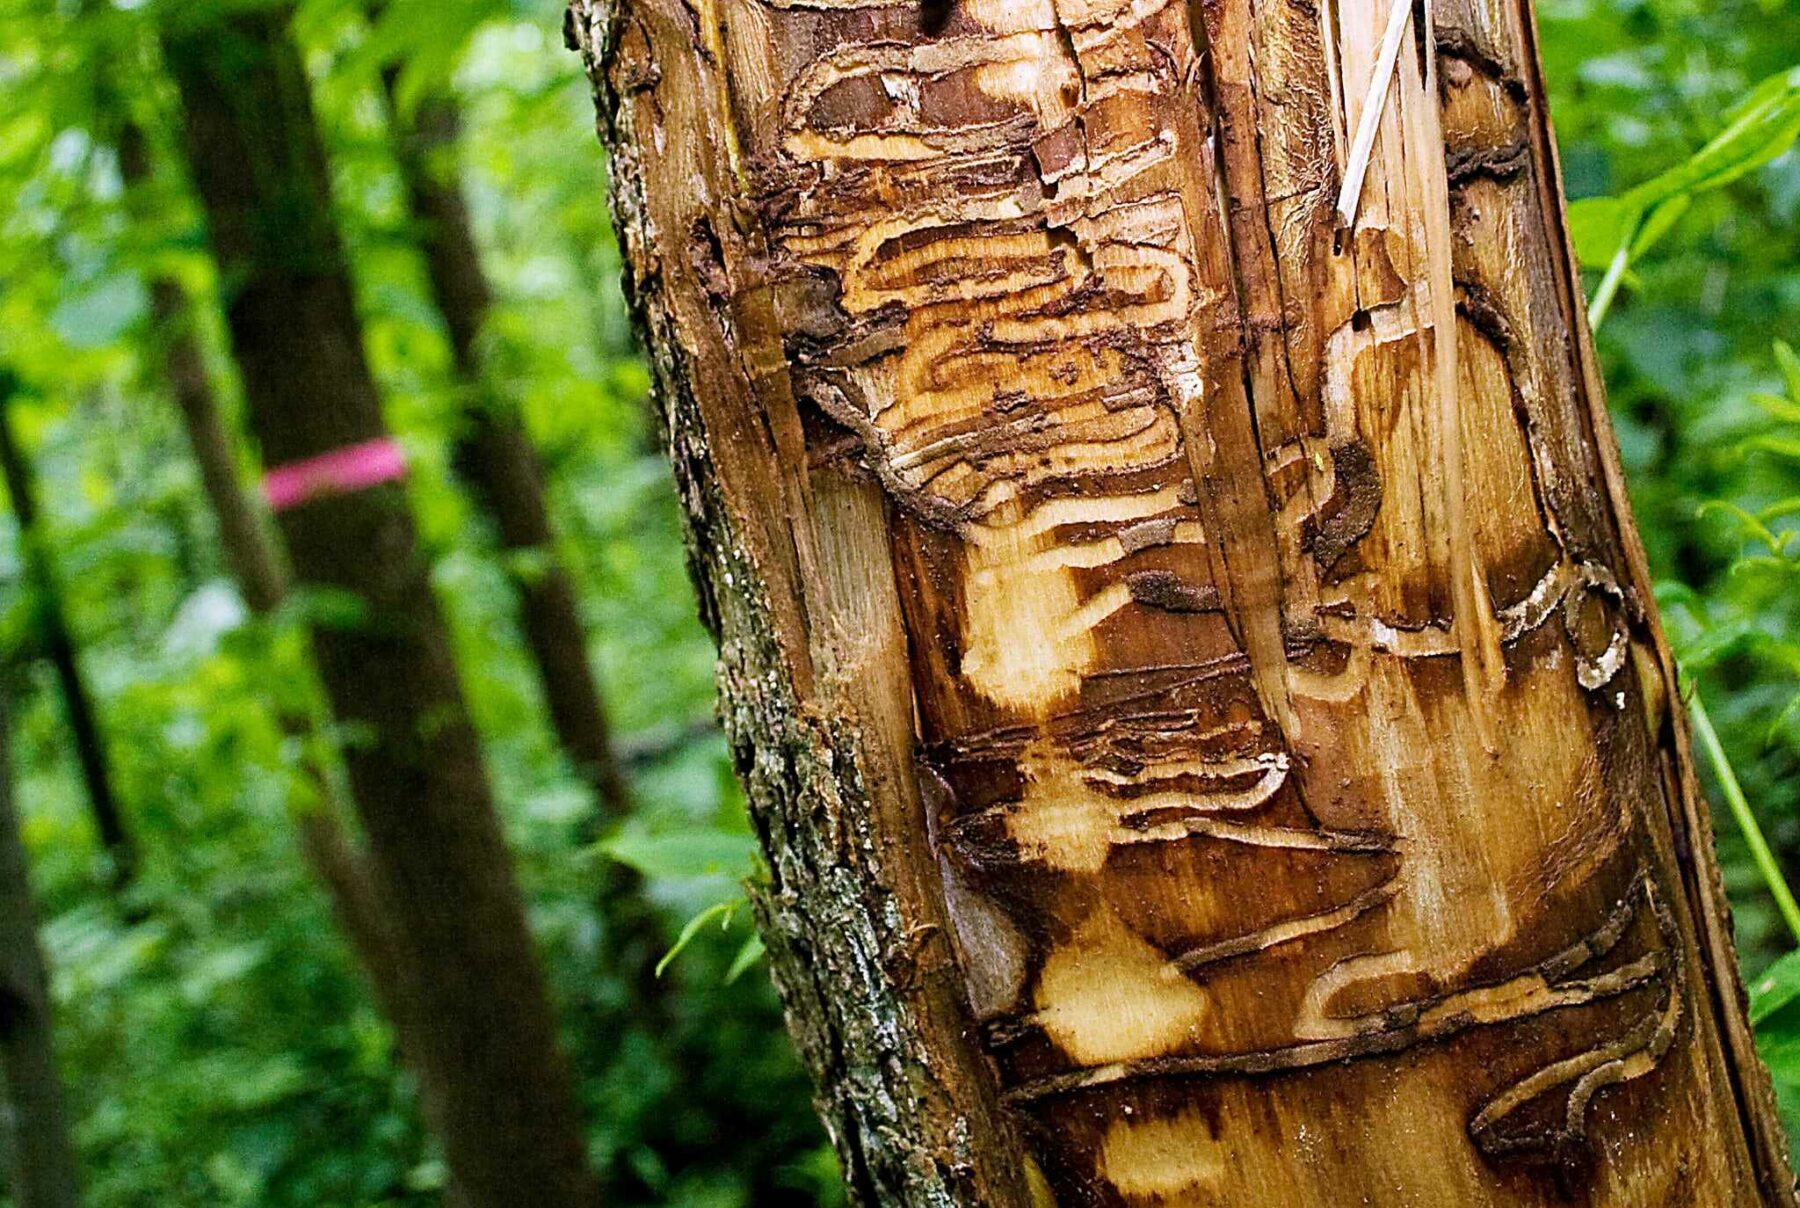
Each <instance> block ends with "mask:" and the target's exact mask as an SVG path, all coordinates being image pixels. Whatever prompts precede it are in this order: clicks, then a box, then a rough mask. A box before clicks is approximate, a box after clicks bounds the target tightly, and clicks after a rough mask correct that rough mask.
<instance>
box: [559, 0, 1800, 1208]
mask: <svg viewBox="0 0 1800 1208" xmlns="http://www.w3.org/2000/svg"><path fill="white" fill-rule="evenodd" d="M1401 2H1402V3H1405V2H1406V0H1401ZM1392 31H1398V32H1392ZM571 32H572V34H573V35H574V40H575V41H576V43H577V44H578V45H579V46H581V48H582V49H583V50H584V52H585V54H586V57H587V62H588V66H589V68H590V73H591V75H592V76H593V78H594V81H595V84H596V87H597V91H598V93H599V99H600V104H601V110H602V115H603V119H604V121H603V134H604V136H605V137H606V139H607V142H608V145H609V148H610V149H611V151H612V153H613V156H614V172H615V207H616V211H617V214H618V218H619V222H620V226H621V230H622V232H623V236H624V242H625V246H626V249H627V253H628V277H629V285H630V286H631V288H632V289H633V291H634V296H635V300H636V303H637V305H638V307H639V310H640V313H641V316H642V318H643V320H644V322H645V325H646V330H647V333H648V337H649V343H650V346H651V349H652V353H653V359H654V361H655V364H656V369H657V376H658V381H659V384H660V386H661V391H662V397H663V400H664V404H665V406H666V407H667V408H668V410H669V419H670V428H671V432H670V435H671V442H672V448H673V451H674V453H675V457H676V466H677V473H678V476H679V477H680V479H681V485H682V488H683V492H684V497H685V498H686V500H687V502H688V504H689V510H690V513H691V515H692V518H693V523H694V530H695V531H694V537H695V563H696V569H697V572H698V577H699V579H700V580H701V585H702V589H703V596H704V598H705V601H706V607H707V610H708V612H709V615H710V616H712V617H713V618H714V620H715V622H716V623H717V624H718V626H719V630H720V635H721V642H722V650H723V653H724V661H723V675H722V682H723V687H724V691H725V696H726V709H727V720H728V723H730V726H729V728H730V730H731V732H732V738H733V741H734V743H735V745H736V747H737V749H738V750H739V752H740V759H741V760H742V762H743V765H744V769H745V772H746V776H747V781H748V783H749V786H750V790H751V796H752V800H753V802H754V803H755V805H756V807H757V813H758V818H759V822H760V823H761V825H762V826H763V828H764V838H765V842H766V846H767V849H768V853H769V857H770V861H771V865H772V867H773V872H774V879H773V884H772V886H771V888H770V890H769V894H768V908H767V911H766V914H767V919H766V921H767V924H768V927H769V929H770V931H771V939H772V944H771V949H772V951H773V953H774V954H775V968H776V973H777V977H778V980H779V981H780V983H781V984H782V986H783V989H784V991H785V992H786V993H787V995H788V1001H789V1006H790V1015H791V1017H792V1019H793V1021H794V1024H795V1027H796V1031H797V1034H798V1035H799V1036H800V1038H801V1041H802V1047H803V1049H804V1050H805V1051H806V1053H807V1055H808V1057H809V1058H810V1059H811V1060H812V1062H813V1065H814V1067H815V1073H816V1074H817V1075H818V1076H819V1079H820V1083H821V1087H822V1095H823V1106H824V1108H825V1111H826V1115H827V1117H828V1120H829V1121H830V1122H832V1123H833V1124H834V1125H835V1126H836V1128H837V1132H838V1135H839V1139H840V1148H841V1149H842V1151H843V1153H844V1156H845V1158H846V1164H847V1166H848V1168H849V1170H850V1172H851V1174H852V1183H853V1186H854V1187H855V1188H856V1190H857V1191H858V1192H859V1194H860V1195H861V1196H862V1197H863V1199H864V1200H865V1201H867V1202H875V1203H896V1204H902V1203H904V1204H925V1203H982V1204H1023V1203H1039V1204H1041V1203H1056V1204H1064V1205H1159V1204H1180V1205H1212V1204H1246V1203H1279V1204H1283V1205H1321V1206H1323V1205H1341V1204H1353V1203H1371V1204H1377V1203H1378V1204H1383V1205H1390V1204H1421V1205H1423V1204H1431V1205H1441V1204H1458V1205H1462V1204H1475V1205H1550V1204H1564V1203H1580V1204H1588V1205H1626V1204H1631V1205H1639V1204H1642V1205H1651V1204H1658V1205H1660V1204H1676V1203H1683V1204H1686V1203H1692V1204H1709V1205H1711V1204H1763V1203H1790V1202H1792V1201H1791V1187H1792V1178H1791V1175H1790V1174H1789V1173H1788V1170H1787V1163H1786V1157H1785V1154H1784V1152H1783V1143H1782V1141H1781V1139H1780V1131H1779V1127H1778V1125H1777V1124H1776V1122H1775V1116H1774V1112H1773V1107H1772V1104H1771V1101H1770V1098H1769V1092H1768V1087H1767V1081H1766V1076H1765V1075H1764V1074H1763V1072H1762V1070H1761V1068H1760V1066H1759V1065H1758V1063H1757V1060H1756V1057H1755V1053H1754V1050H1753V1048H1752V1047H1751V1045H1750V1042H1749V1037H1748V1029H1747V1027H1746V1025H1745V1022H1744V1019H1743V1012H1742V1005H1741V992H1740V990H1739V988H1738V985H1737V980H1736V973H1735V970H1734V968H1733V966H1732V955H1731V948H1730V938H1729V933H1728V927H1727V924H1726V922H1725V916H1724V907H1723V905H1722V898H1721V895H1720V893H1719V889H1718V885H1717V879H1716V872H1715V870H1714V866H1713V862H1712V856H1711V852H1710V833H1709V831H1708V822H1707V819H1706V814H1705V807H1704V803H1703V802H1702V801H1701V799H1700V798H1699V796H1698V794H1697V792H1696V790H1695V788H1694V784H1693V780H1692V775H1691V770H1690V768H1689V766H1688V759H1687V755H1686V745H1685V735H1684V732H1683V723H1682V721H1681V719H1680V717H1679V715H1678V711H1676V710H1672V709H1671V708H1670V698H1671V691H1670V685H1671V684H1672V682H1673V680H1672V675H1671V672H1670V668H1669V664H1668V660H1667V656H1666V651H1665V649H1664V646H1663V643H1662V640H1661V637H1660V633H1659V631H1658V628H1657V623H1656V620H1655V617H1654V615H1653V611H1652V606H1651V601H1650V598H1649V594H1648V589H1647V582H1648V580H1647V576H1646V573H1645V569H1644V566H1643V561H1642V555H1641V552H1640V550H1639V547H1638V544H1637V540H1636V536H1635V533H1634V532H1633V530H1632V527H1631V522H1630V519H1629V516H1628V515H1627V513H1626V510H1625V500H1624V493H1623V489H1622V487H1621V485H1620V481H1619V473H1618V468H1617V464H1616V457H1615V455H1614V452H1613V444H1612V435H1611V432H1610V428H1609V427H1608V425H1607V421H1606V417H1605V412H1604V406H1603V400H1602V398H1601V393H1600V389H1599V385H1598V383H1597V381H1596V379H1595V375H1594V371H1593V363H1592V356H1591V352H1590V350H1589V349H1588V347H1587V344H1586V337H1585V332H1584V328H1583V324H1582V317H1581V310H1580V303H1579V295H1578V293H1577V292H1576V279H1575V273H1574V268H1573V265H1572V263H1571V261H1570V258H1569V255H1568V251H1567V246H1566V239H1565V235H1564V231H1563V226H1562V215H1561V202H1560V196H1559V192H1558V183H1557V179H1556V170H1555V163H1554V152H1553V148H1552V145H1551V142H1550V138H1549V128H1548V119H1547V117H1546V114H1545V110H1544V104H1543V95H1542V84H1541V80H1540V79H1539V76H1538V69H1537V56H1536V50H1535V46H1534V43H1533V37H1534V34H1533V31H1532V27H1531V15H1530V12H1529V9H1528V7H1527V6H1525V5H1523V4H1522V3H1520V0H1432V2H1428V3H1426V4H1424V5H1423V6H1422V7H1416V8H1412V9H1411V10H1410V11H1409V10H1402V11H1399V12H1396V11H1395V9H1394V7H1393V4H1392V3H1391V2H1390V0H1380V2H1376V0H1339V2H1338V3H1335V4H1333V3H1329V2H1326V3H1320V4H1312V3H1303V2H1300V0H1293V2H1286V0H1284V2H1277V3H1256V2H1253V0H1202V2H1201V3H1195V4H1184V3H1177V2H1172V0H1013V2H1004V0H962V2H960V3H957V4H955V5H953V6H950V7H949V8H948V9H943V8H935V9H934V8H930V7H927V8H923V9H922V8H921V7H920V6H919V5H918V4H916V3H914V2H913V0H691V2H688V3H682V2H681V0H624V2H621V3H618V4H616V5H611V6H607V5H602V4H599V3H595V2H592V0H577V2H576V3H575V5H574V7H573V9H572V19H571ZM1384 39H1385V40H1386V42H1387V44H1388V45H1389V46H1391V47H1394V48H1395V49H1394V50H1393V51H1392V52H1391V53H1388V54H1385V55H1384V53H1383V43H1384ZM1359 129H1367V130H1368V131H1369V132H1370V135H1371V136H1366V137H1365V138H1364V139H1363V140H1360V141H1361V144H1362V145H1366V147H1367V153H1366V156H1365V155H1364V154H1362V153H1361V152H1359V151H1358V149H1357V148H1358V146H1359V140H1358V139H1357V138H1356V133H1357V131H1358V130H1359ZM1358 176H1360V177H1361V179H1360V181H1358V179H1357V178H1358ZM1346 179H1348V180H1349V181H1350V186H1349V187H1345V181H1346ZM1340 198H1343V206H1342V208H1340V205H1339V203H1340ZM869 962H879V966H878V968H879V972H878V974H877V973H876V972H875V970H874V969H871V968H870V967H869ZM947 982H948V983H953V989H951V990H946V989H945V983H947ZM871 1084H873V1087H874V1088H876V1089H878V1090H879V1091H880V1093H879V1094H871ZM920 1085H923V1086H925V1087H927V1088H929V1090H930V1092H931V1093H930V1094H929V1095H920V1094H918V1093H917V1088H918V1087H919V1086H920ZM909 1096H910V1098H909Z"/></svg>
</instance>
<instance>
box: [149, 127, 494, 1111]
mask: <svg viewBox="0 0 1800 1208" xmlns="http://www.w3.org/2000/svg"><path fill="white" fill-rule="evenodd" d="M119 163H120V170H121V174H122V176H123V177H124V180H125V183H126V185H127V187H129V188H132V189H141V188H145V187H147V186H148V185H149V184H150V183H151V181H152V180H153V177H154V169H153V166H152V163H151V160H150V153H149V146H148V140H147V139H146V137H145V135H144V132H143V130H142V128H141V127H139V126H138V125H137V124H136V123H135V122H126V123H125V124H124V125H123V127H122V128H121V129H120V131H119ZM150 320H151V326H152V330H151V341H152V343H153V345H155V346H156V347H157V348H158V350H159V351H160V353H161V359H162V370H163V373H164V376H166V377H167V379H168V382H169V386H170V390H171V392H172V393H173V394H174V396H175V400H176V403H177V405H178V407H179V409H180V412H181V419H182V427H183V429H184V431H185V433H186V436H187V439H188V444H189V446H190V448H191V449H192V450H193V454H194V461H195V464H196V465H197V466H198V468H199V470H200V482H201V487H202V489H203V490H204V491H205V494H206V499H207V503H208V505H209V506H210V508H211V509H212V513H213V516H214V517H215V519H216V520H217V522H218V526H219V545H220V547H221V549H222V551H223V553H224V557H225V562H226V565H227V566H229V567H230V568H231V570H232V572H233V574H234V575H235V576H236V578H237V581H238V584H239V587H240V588H241V590H242V591H243V593H244V600H245V603H246V604H247V605H248V606H249V608H250V610H251V612H253V613H255V614H256V615H257V616H259V617H264V618H267V617H268V616H269V615H270V614H271V613H273V612H274V611H275V610H276V608H278V607H279V606H280V605H281V604H282V603H283V602H284V601H286V599H287V598H288V575H287V568H286V567H285V566H284V565H283V562H282V559H281V555H280V552H279V550H278V549H277V547H276V544H275V542H274V540H273V539H272V538H271V536H270V534H269V531H268V528H267V527H266V526H265V525H264V523H263V520H262V516H261V515H260V513H259V510H258V508H257V506H256V504H255V503H254V502H253V501H252V499H251V497H250V495H249V493H248V492H247V491H245V490H244V489H243V487H242V485H241V484H240V482H239V479H238V468H237V467H238V457H237V442H236V440H235V439H234V437H233V435H232V433H231V430H230V429H229V428H228V427H227V425H226V423H225V417H224V412H223V409H222V408H221V407H220V405H219V398H218V394H217V392H216V391H215V390H214V388H213V381H212V375H211V374H210V373H209V372H208V371H207V368H206V357H205V354H204V352H203V351H202V349H201V346H200V341H199V338H198V336H197V335H196V333H195V330H194V324H193V322H192V310H191V302H190V300H189V299H188V298H187V297H186V295H185V294H184V293H183V291H182V289H181V287H180V286H179V285H178V284H176V283H175V282H174V281H172V280H169V279H167V278H159V279H157V280H155V281H153V282H151V284H150ZM279 721H280V724H281V727H282V730H283V731H284V732H285V733H286V734H287V735H289V736H290V737H291V738H293V739H295V740H296V742H297V743H298V745H299V746H300V748H301V751H302V754H301V757H300V760H301V764H300V768H299V782H298V786H297V792H298V793H300V794H301V795H302V796H304V797H305V798H307V800H305V801H302V802H300V803H298V804H297V805H296V806H295V807H294V809H293V814H294V820H295V826H296V828H297V829H298V832H299V837H300V851H301V854H302V856H303V857H304V858H305V860H306V862H307V865H308V867H310V868H311V870H312V872H313V875H314V876H315V877H317V878H318V880H319V883H320V884H321V885H322V886H323V887H324V888H325V891H326V894H327V896H328V897H329V899H330V901H331V907H332V914H333V916H334V917H335V918H336V920H337V924H338V927H339V929H340V930H342V931H343V933H344V935H345V937H346V938H347V939H348V940H349V943H350V947H351V949H352V951H353V952H354V953H355V955H356V959H357V963H358V964H359V965H360V966H361V968H362V970H363V973H364V975H365V976H366V977H367V978H368V979H369V984H370V987H371V989H372V990H373V991H374V994H375V999H376V1003H377V1005H378V1006H379V1007H380V1010H381V1013H382V1015H383V1017H384V1018H386V1019H387V1021H388V1023H389V1026H391V1027H392V1028H393V1029H394V1035H395V1040H396V1043H397V1046H398V1048H399V1050H400V1053H401V1055H402V1057H403V1059H404V1060H405V1061H406V1063H407V1065H408V1066H409V1067H410V1068H411V1069H412V1071H413V1074H414V1076H415V1077H416V1078H417V1079H418V1080H419V1087H420V1098H421V1100H422V1101H423V1103H424V1109H425V1116H426V1118H427V1119H428V1121H429V1122H430V1123H431V1126H432V1128H433V1129H434V1130H439V1129H441V1127H442V1122H443V1119H444V1109H443V1090H442V1086H443V1083H444V1081H445V1079H447V1078H455V1077H456V1076H457V1074H458V1073H459V1071H458V1070H457V1069H455V1068H452V1069H448V1070H438V1069H428V1068H425V1067H424V1066H423V1065H422V1062H421V1056H422V1055H423V1048H422V1045H421V1042H420V1037H419V1029H420V1028H421V1027H422V1026H424V1025H423V1020H422V1016H421V1011H422V1009H423V1008H422V1006H421V1003H422V1001H423V995H422V992H421V990H420V987H419V986H418V984H417V980H418V977H419V975H420V973H419V970H417V969H415V968H413V967H412V964H411V962H409V961H408V960H406V959H405V957H404V949H403V947H402V945H401V944H400V941H399V938H398V937H397V936H396V935H395V933H394V911H393V909H392V907H391V906H390V905H389V904H387V903H386V902H385V901H384V900H383V898H382V894H381V890H380V887H379V885H378V884H377V883H376V879H375V877H374V875H373V872H372V870H371V869H370V867H369V859H368V854H367V853H366V852H365V851H363V850H362V849H361V848H360V847H359V846H358V844H357V843H356V842H355V841H353V840H352V839H351V837H350V836H349V835H347V834H346V833H345V831H344V827H343V825H342V822H341V821H340V820H341V819H342V818H343V816H344V815H343V807H342V805H341V803H340V802H339V800H338V797H339V794H338V792H337V789H336V787H335V784H334V779H333V776H332V774H331V770H330V769H329V768H328V767H326V766H325V763H324V761H323V759H322V758H321V757H320V754H319V743H320V741H321V739H320V737H319V735H317V734H316V733H314V730H313V723H312V719H311V718H310V717H307V716H304V715H299V714H295V713H292V712H284V713H283V714H282V716H281V717H280V718H279Z"/></svg>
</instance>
